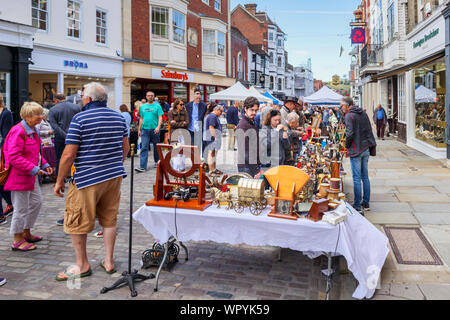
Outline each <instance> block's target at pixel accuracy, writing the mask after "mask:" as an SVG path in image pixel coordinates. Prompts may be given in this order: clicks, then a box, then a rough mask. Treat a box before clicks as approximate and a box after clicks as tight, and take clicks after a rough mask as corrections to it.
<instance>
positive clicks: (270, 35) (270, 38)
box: [269, 32, 273, 41]
mask: <svg viewBox="0 0 450 320" xmlns="http://www.w3.org/2000/svg"><path fill="white" fill-rule="evenodd" d="M269 41H273V33H272V32H269Z"/></svg>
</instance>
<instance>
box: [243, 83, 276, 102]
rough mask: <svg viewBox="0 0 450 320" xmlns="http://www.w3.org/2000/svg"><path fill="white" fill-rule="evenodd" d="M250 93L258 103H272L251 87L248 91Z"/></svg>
mask: <svg viewBox="0 0 450 320" xmlns="http://www.w3.org/2000/svg"><path fill="white" fill-rule="evenodd" d="M248 90H249V91H250V93H251V94H252V96H253V97H255V98H256V99H258V101H260V102H272V101H273V100H272V99H271V98H268V97H266V96H264V95H262V94H261V93H260V92H259V91H258V90H256V89H255V87H253V86H251V87H250V88H249V89H248Z"/></svg>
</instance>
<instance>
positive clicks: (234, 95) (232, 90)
mask: <svg viewBox="0 0 450 320" xmlns="http://www.w3.org/2000/svg"><path fill="white" fill-rule="evenodd" d="M209 97H210V99H211V100H232V101H234V100H238V101H243V100H245V99H247V98H248V97H253V94H252V92H251V91H250V90H248V89H247V88H246V87H244V86H243V85H242V83H240V82H239V81H238V82H236V83H235V84H234V85H232V86H231V87H229V88H228V89H226V90H223V91H220V92H217V93H213V94H211V95H210V96H209ZM255 98H257V99H258V97H255ZM258 100H259V101H262V100H260V99H258Z"/></svg>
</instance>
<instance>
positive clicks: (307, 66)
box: [294, 58, 314, 97]
mask: <svg viewBox="0 0 450 320" xmlns="http://www.w3.org/2000/svg"><path fill="white" fill-rule="evenodd" d="M294 74H295V84H294V89H295V96H296V97H307V96H310V95H312V94H313V93H314V74H313V72H312V63H311V58H308V61H307V63H304V64H301V65H299V66H298V67H296V68H294Z"/></svg>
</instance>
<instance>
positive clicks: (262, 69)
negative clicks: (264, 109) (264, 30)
mask: <svg viewBox="0 0 450 320" xmlns="http://www.w3.org/2000/svg"><path fill="white" fill-rule="evenodd" d="M248 56H249V57H250V62H249V65H248V79H249V81H250V85H251V86H254V87H255V88H256V89H257V90H258V91H259V92H261V93H264V92H266V91H267V90H268V89H269V86H268V84H269V55H268V54H267V52H266V51H264V46H263V45H252V44H250V45H249V46H248Z"/></svg>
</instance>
